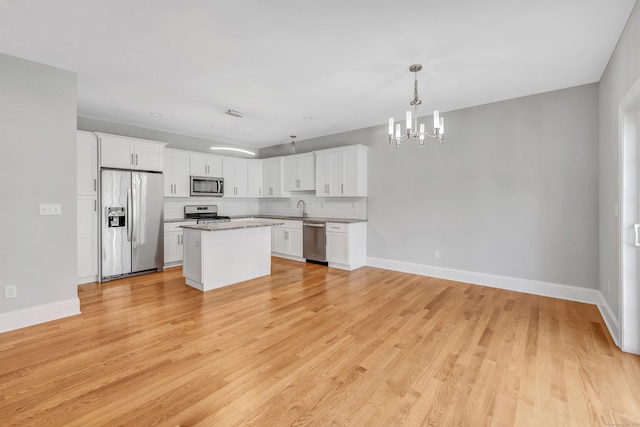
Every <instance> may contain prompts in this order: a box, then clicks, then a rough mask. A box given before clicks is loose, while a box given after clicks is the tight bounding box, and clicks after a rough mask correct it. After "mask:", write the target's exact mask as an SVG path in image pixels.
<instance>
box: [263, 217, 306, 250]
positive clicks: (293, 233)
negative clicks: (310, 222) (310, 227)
mask: <svg viewBox="0 0 640 427" xmlns="http://www.w3.org/2000/svg"><path fill="white" fill-rule="evenodd" d="M282 222H283V223H284V224H283V225H276V226H274V227H272V228H271V254H272V255H275V256H280V257H283V258H292V259H298V260H300V259H301V258H302V221H290V220H283V221H282Z"/></svg>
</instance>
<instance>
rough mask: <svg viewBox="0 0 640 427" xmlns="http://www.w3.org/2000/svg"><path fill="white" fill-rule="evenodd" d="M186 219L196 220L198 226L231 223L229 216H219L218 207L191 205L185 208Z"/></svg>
mask: <svg viewBox="0 0 640 427" xmlns="http://www.w3.org/2000/svg"><path fill="white" fill-rule="evenodd" d="M184 217H185V218H187V219H195V220H196V223H198V224H207V223H212V222H229V221H231V218H229V217H228V216H223V215H218V205H189V206H185V207H184Z"/></svg>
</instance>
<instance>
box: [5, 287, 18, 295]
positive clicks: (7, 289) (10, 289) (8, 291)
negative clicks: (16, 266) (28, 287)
mask: <svg viewBox="0 0 640 427" xmlns="http://www.w3.org/2000/svg"><path fill="white" fill-rule="evenodd" d="M16 294H17V288H16V285H10V286H5V287H4V297H5V298H15V297H16Z"/></svg>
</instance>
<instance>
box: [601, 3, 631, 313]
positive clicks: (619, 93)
mask: <svg viewBox="0 0 640 427" xmlns="http://www.w3.org/2000/svg"><path fill="white" fill-rule="evenodd" d="M639 46H640V6H639V5H638V4H636V6H635V8H634V10H633V12H632V13H631V16H630V17H629V20H628V21H627V25H626V27H625V29H624V31H623V33H622V35H621V36H620V40H619V41H618V45H617V46H616V48H615V50H614V52H613V54H612V55H611V59H610V60H609V64H608V65H607V68H606V69H605V71H604V73H603V75H602V78H601V80H600V114H599V117H600V151H599V160H600V290H601V291H602V294H603V295H604V297H605V298H606V299H607V302H608V303H609V306H610V307H611V309H612V310H613V312H614V313H615V315H616V317H617V318H618V319H619V318H620V304H619V299H620V274H619V269H620V247H619V232H618V227H619V225H618V220H619V218H618V217H617V216H616V215H615V213H616V206H619V203H620V199H619V194H620V182H619V176H620V150H619V146H618V144H619V139H620V134H619V130H618V119H619V118H618V105H619V104H620V101H621V100H622V98H623V97H624V96H625V94H626V93H627V92H628V91H629V89H630V88H631V86H632V85H633V84H634V83H635V82H636V81H637V80H638V78H640V49H639ZM607 281H610V282H611V291H610V292H607Z"/></svg>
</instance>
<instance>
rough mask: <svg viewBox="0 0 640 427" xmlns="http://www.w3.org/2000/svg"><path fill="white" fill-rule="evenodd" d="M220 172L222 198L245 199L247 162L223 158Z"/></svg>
mask: <svg viewBox="0 0 640 427" xmlns="http://www.w3.org/2000/svg"><path fill="white" fill-rule="evenodd" d="M222 172H223V177H224V187H225V191H224V197H247V160H245V159H237V158H233V157H225V158H224V159H223V162H222Z"/></svg>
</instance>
